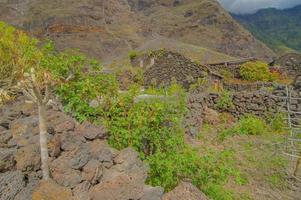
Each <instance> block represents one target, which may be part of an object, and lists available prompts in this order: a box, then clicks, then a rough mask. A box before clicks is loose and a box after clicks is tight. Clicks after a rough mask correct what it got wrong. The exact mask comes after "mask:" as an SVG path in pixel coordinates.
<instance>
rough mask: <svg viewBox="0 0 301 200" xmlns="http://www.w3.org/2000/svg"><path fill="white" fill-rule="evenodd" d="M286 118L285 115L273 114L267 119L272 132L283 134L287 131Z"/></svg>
mask: <svg viewBox="0 0 301 200" xmlns="http://www.w3.org/2000/svg"><path fill="white" fill-rule="evenodd" d="M285 118H286V116H285V113H276V114H271V115H270V116H268V117H267V121H268V123H269V126H270V128H271V131H273V132H276V133H283V132H285V130H286V129H287V127H288V125H287V122H286V120H285Z"/></svg>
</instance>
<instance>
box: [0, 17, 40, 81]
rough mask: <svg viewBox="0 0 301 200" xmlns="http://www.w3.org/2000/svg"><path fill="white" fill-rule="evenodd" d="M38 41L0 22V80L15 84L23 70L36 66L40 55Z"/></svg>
mask: <svg viewBox="0 0 301 200" xmlns="http://www.w3.org/2000/svg"><path fill="white" fill-rule="evenodd" d="M37 44H38V41H37V40H36V39H34V38H31V37H29V36H27V35H26V34H25V33H24V32H22V31H19V30H16V29H15V28H13V27H12V26H9V25H7V24H5V23H4V22H0V80H6V81H8V82H9V83H10V84H11V85H13V84H16V82H17V81H18V80H20V77H21V76H23V73H24V71H26V69H28V68H30V67H34V66H36V65H37V64H38V63H39V61H40V58H41V56H42V53H41V51H40V50H39V49H38V47H37Z"/></svg>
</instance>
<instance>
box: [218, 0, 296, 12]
mask: <svg viewBox="0 0 301 200" xmlns="http://www.w3.org/2000/svg"><path fill="white" fill-rule="evenodd" d="M218 1H219V2H220V3H221V4H222V5H223V6H224V7H225V9H227V10H228V11H230V12H233V13H252V12H255V11H257V10H258V9H261V8H271V7H272V8H279V9H284V8H289V7H293V6H296V5H299V4H301V0H218Z"/></svg>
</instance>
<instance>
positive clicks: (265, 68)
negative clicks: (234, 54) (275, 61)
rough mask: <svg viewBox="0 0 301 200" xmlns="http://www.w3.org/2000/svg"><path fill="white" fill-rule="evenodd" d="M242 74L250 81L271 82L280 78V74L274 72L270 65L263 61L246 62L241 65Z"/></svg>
mask: <svg viewBox="0 0 301 200" xmlns="http://www.w3.org/2000/svg"><path fill="white" fill-rule="evenodd" d="M240 76H241V77H242V78H243V79H245V80H248V81H266V82H271V81H275V80H277V79H278V78H279V74H277V73H272V72H270V70H269V65H268V64H267V63H264V62H261V61H254V62H253V61H252V62H246V63H245V64H243V65H242V66H241V69H240Z"/></svg>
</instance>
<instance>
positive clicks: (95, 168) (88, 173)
mask: <svg viewBox="0 0 301 200" xmlns="http://www.w3.org/2000/svg"><path fill="white" fill-rule="evenodd" d="M102 175H103V169H102V166H101V165H100V163H99V162H98V161H97V160H90V161H89V162H88V163H87V164H86V165H85V167H84V168H83V171H82V178H83V180H86V181H89V182H90V183H91V184H93V185H95V184H97V183H99V181H100V179H101V177H102Z"/></svg>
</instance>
